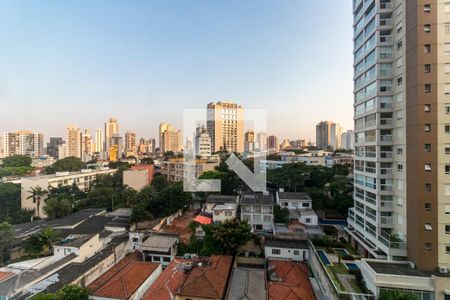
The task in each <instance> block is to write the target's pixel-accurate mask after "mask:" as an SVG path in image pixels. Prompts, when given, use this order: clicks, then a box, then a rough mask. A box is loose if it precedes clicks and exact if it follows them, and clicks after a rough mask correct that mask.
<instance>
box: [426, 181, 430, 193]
mask: <svg viewBox="0 0 450 300" xmlns="http://www.w3.org/2000/svg"><path fill="white" fill-rule="evenodd" d="M425 192H431V183H425Z"/></svg>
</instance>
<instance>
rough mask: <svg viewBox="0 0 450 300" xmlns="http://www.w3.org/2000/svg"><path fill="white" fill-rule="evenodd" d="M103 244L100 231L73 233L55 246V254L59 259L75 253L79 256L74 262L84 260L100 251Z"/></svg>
mask: <svg viewBox="0 0 450 300" xmlns="http://www.w3.org/2000/svg"><path fill="white" fill-rule="evenodd" d="M102 246H103V245H102V243H101V242H100V237H99V234H98V233H97V234H71V235H69V236H68V237H66V238H65V239H63V240H61V241H60V242H59V243H58V244H55V245H54V246H53V254H54V256H55V258H56V259H58V260H59V259H62V258H63V257H64V256H67V255H69V254H71V253H75V255H77V258H76V259H75V260H74V262H83V261H85V260H86V259H88V258H89V257H91V256H93V255H94V254H96V253H97V252H98V251H100V250H101V248H102Z"/></svg>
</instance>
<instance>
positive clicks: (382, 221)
mask: <svg viewBox="0 0 450 300" xmlns="http://www.w3.org/2000/svg"><path fill="white" fill-rule="evenodd" d="M393 223H394V222H393V220H392V217H384V216H381V217H380V224H381V225H392V224H393Z"/></svg>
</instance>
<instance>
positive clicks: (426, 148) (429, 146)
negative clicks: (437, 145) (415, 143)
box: [425, 144, 431, 152]
mask: <svg viewBox="0 0 450 300" xmlns="http://www.w3.org/2000/svg"><path fill="white" fill-rule="evenodd" d="M425 152H431V144H425Z"/></svg>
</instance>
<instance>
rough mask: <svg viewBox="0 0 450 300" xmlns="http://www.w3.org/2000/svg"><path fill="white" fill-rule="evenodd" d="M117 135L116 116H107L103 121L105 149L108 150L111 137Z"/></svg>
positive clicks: (117, 123) (117, 124)
mask: <svg viewBox="0 0 450 300" xmlns="http://www.w3.org/2000/svg"><path fill="white" fill-rule="evenodd" d="M114 135H119V122H118V121H117V119H116V118H109V119H108V120H107V121H106V122H105V146H104V149H105V151H109V146H110V145H111V137H113V136H114Z"/></svg>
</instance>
